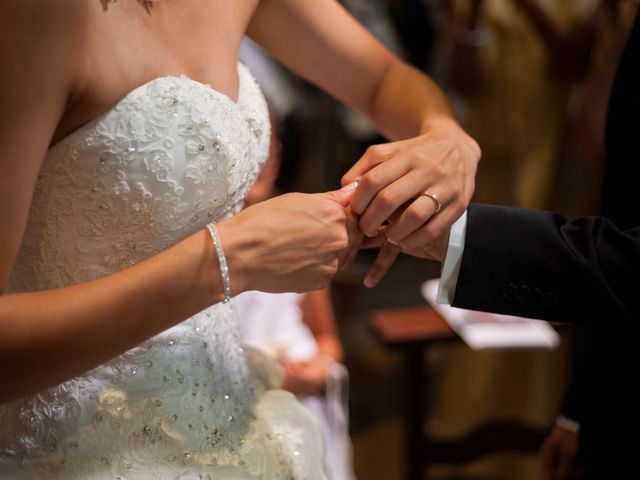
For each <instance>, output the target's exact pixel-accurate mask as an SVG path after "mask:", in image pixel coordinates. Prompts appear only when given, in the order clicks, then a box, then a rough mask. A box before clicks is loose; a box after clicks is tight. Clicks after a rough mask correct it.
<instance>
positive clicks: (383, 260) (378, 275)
mask: <svg viewBox="0 0 640 480" xmlns="http://www.w3.org/2000/svg"><path fill="white" fill-rule="evenodd" d="M398 255H400V249H399V248H398V247H396V246H393V245H391V244H390V243H385V244H384V245H383V246H382V248H381V249H380V252H379V253H378V258H376V260H375V262H373V264H372V265H371V267H369V271H368V272H367V275H366V276H365V277H364V286H365V287H368V288H371V287H374V286H375V285H377V284H378V282H379V281H380V280H382V277H384V276H385V274H386V273H387V271H389V269H390V268H391V265H393V263H394V262H395V261H396V258H398Z"/></svg>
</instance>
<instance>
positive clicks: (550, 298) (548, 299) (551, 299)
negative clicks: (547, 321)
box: [544, 292, 558, 308]
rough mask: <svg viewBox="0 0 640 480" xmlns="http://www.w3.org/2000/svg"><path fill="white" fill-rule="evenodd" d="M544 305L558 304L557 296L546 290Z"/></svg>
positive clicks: (553, 305) (550, 306)
mask: <svg viewBox="0 0 640 480" xmlns="http://www.w3.org/2000/svg"><path fill="white" fill-rule="evenodd" d="M544 299H545V302H544V306H545V307H548V308H552V307H555V306H556V305H557V304H558V297H557V296H556V295H555V294H554V293H553V292H547V294H546V295H545V297H544Z"/></svg>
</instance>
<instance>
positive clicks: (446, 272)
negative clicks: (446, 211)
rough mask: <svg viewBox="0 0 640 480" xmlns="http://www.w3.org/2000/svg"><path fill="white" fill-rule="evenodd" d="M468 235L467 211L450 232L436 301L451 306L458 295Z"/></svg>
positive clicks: (452, 226) (454, 223)
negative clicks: (457, 290)
mask: <svg viewBox="0 0 640 480" xmlns="http://www.w3.org/2000/svg"><path fill="white" fill-rule="evenodd" d="M466 235H467V211H466V210H465V211H464V213H463V214H462V215H461V216H460V218H458V219H457V220H456V221H455V222H453V225H451V230H450V232H449V247H448V248H447V255H446V256H445V259H444V262H442V271H441V272H440V285H438V296H437V297H436V301H437V302H438V303H444V304H449V305H451V302H453V298H454V296H455V294H456V284H457V283H458V275H459V274H460V265H461V264H462V253H463V252H464V241H465V237H466Z"/></svg>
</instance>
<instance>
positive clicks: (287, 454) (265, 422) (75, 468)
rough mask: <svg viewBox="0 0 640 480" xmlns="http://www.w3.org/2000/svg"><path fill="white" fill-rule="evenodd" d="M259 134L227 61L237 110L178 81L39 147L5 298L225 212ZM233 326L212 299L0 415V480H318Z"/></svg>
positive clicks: (314, 459)
mask: <svg viewBox="0 0 640 480" xmlns="http://www.w3.org/2000/svg"><path fill="white" fill-rule="evenodd" d="M269 132H270V126H269V117H268V112H267V107H266V104H265V101H264V98H263V97H262V94H261V93H260V90H259V88H258V86H257V84H256V83H255V81H254V80H253V78H252V77H251V75H250V74H249V73H248V71H247V70H246V69H245V68H244V67H242V66H239V96H238V100H237V102H234V101H232V100H231V99H230V98H228V97H227V96H225V95H223V94H221V93H219V92H217V91H215V90H213V89H212V88H211V87H210V86H208V85H205V84H202V83H199V82H196V81H194V80H191V79H189V78H187V77H184V76H181V77H161V78H157V79H155V80H152V81H151V82H149V83H147V84H144V85H142V86H140V87H138V88H136V89H135V90H133V91H132V92H130V93H129V94H128V95H127V96H126V97H125V98H123V99H122V100H121V101H120V102H118V104H117V105H116V106H115V107H114V108H112V109H111V110H109V111H108V112H107V113H105V114H103V115H101V116H100V117H98V118H96V119H95V120H93V121H91V122H90V123H88V124H86V125H84V126H83V127H81V128H80V129H78V130H77V131H75V132H73V133H72V134H71V135H69V136H68V137H66V138H65V139H63V140H62V141H60V142H59V143H58V144H56V145H55V146H53V147H52V148H51V149H50V151H49V152H48V155H47V157H46V159H45V161H44V165H43V167H42V170H41V172H40V175H39V178H38V182H37V186H36V189H35V193H34V197H33V200H32V208H31V213H30V217H29V221H28V226H27V230H26V233H25V236H24V240H23V244H22V247H21V250H20V253H19V256H18V259H17V261H16V264H15V268H14V270H13V272H12V276H11V280H10V286H9V291H10V292H19V291H33V290H42V289H49V288H56V287H62V286H65V285H70V284H73V283H78V282H82V281H86V280H89V279H93V278H97V277H100V276H103V275H106V274H109V273H112V272H115V271H117V270H121V269H123V268H126V267H128V266H131V265H133V264H135V263H137V262H139V261H141V260H144V259H145V258H148V257H149V256H151V255H153V254H154V253H157V252H159V251H161V250H163V249H165V248H166V247H168V246H170V245H172V244H174V243H176V242H178V241H179V240H181V239H182V238H184V237H186V236H188V235H189V234H191V233H192V232H194V231H196V230H197V229H200V228H203V226H204V225H205V224H206V223H208V222H210V221H216V220H220V219H223V218H226V217H228V216H231V215H233V214H234V213H236V212H237V211H238V210H239V209H240V208H241V205H242V202H243V199H244V196H245V194H246V192H247V190H248V189H249V187H250V186H251V184H252V183H253V181H254V180H255V178H256V176H257V173H258V172H259V170H260V167H261V164H262V163H263V161H264V160H265V159H266V156H267V154H268V144H269V135H270V133H269ZM143 291H144V289H143V287H142V288H141V292H143ZM238 332H239V331H238V325H237V319H236V317H235V312H234V308H233V304H232V303H231V304H228V305H223V304H220V305H215V306H213V307H211V308H209V309H207V310H205V311H203V312H201V313H199V314H198V315H196V316H194V317H192V318H190V319H188V320H185V321H184V322H182V323H181V324H179V325H177V326H175V327H173V328H171V329H169V330H167V331H165V332H163V333H162V334H160V335H158V336H156V337H154V338H152V339H150V340H149V341H147V342H145V343H144V344H142V345H140V346H138V347H137V348H134V349H133V350H131V351H129V352H126V353H125V354H123V355H121V356H119V357H117V358H115V359H113V360H112V361H110V362H107V363H106V364H104V365H102V366H100V367H98V368H96V369H94V370H92V371H90V372H87V373H86V374H85V375H82V376H80V377H77V378H74V379H72V380H70V381H68V382H65V383H63V384H61V385H58V386H56V387H54V388H51V389H48V390H46V391H43V392H40V393H39V394H37V395H33V396H30V397H28V398H24V399H20V400H18V401H14V402H11V403H9V404H5V405H0V478H5V476H6V477H7V478H16V479H32V478H33V479H36V478H37V479H40V478H51V479H58V478H60V479H63V478H64V479H74V480H75V479H78V480H79V479H83V480H85V479H96V480H97V479H100V480H102V479H120V480H125V479H126V480H135V479H169V478H170V479H192V478H193V479H196V478H198V479H201V478H203V479H206V478H212V479H213V478H215V479H227V478H228V479H253V478H260V479H271V478H274V479H275V478H323V473H322V466H321V458H322V455H321V451H322V445H321V440H320V435H319V433H318V432H317V430H316V428H315V425H314V423H313V421H312V420H311V419H310V417H309V416H308V414H307V413H306V412H305V411H304V410H303V409H302V407H300V406H299V405H298V404H297V403H295V400H294V399H293V397H292V396H291V395H289V394H288V393H285V392H282V391H278V390H270V389H269V387H270V385H268V383H269V379H270V378H272V375H270V371H269V364H268V362H267V361H265V360H263V359H261V358H260V357H259V356H258V355H257V354H255V353H251V354H249V353H247V352H246V351H245V350H244V349H243V348H242V347H241V344H240V337H239V333H238ZM247 359H253V360H252V362H251V364H250V365H249V364H248V362H247ZM3 475H4V476H3Z"/></svg>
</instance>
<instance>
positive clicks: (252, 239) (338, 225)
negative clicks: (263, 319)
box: [218, 185, 361, 295]
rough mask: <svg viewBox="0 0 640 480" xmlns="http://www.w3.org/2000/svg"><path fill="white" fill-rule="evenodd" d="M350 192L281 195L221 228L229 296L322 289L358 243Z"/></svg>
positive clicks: (224, 223) (250, 209)
mask: <svg viewBox="0 0 640 480" xmlns="http://www.w3.org/2000/svg"><path fill="white" fill-rule="evenodd" d="M354 189H355V185H349V186H347V187H344V188H343V189H341V190H337V191H333V192H326V193H318V194H302V193H290V194H286V195H281V196H278V197H275V198H272V199H270V200H267V201H265V202H262V203H258V204H256V205H253V206H251V207H249V208H247V209H245V210H243V211H242V212H240V213H239V214H238V215H236V216H235V217H232V218H231V219H229V220H226V221H224V222H221V223H220V224H219V225H218V231H219V233H220V237H221V241H222V245H223V248H224V251H225V254H226V256H227V262H228V264H229V271H230V277H231V290H232V293H233V294H234V295H235V294H237V293H240V292H243V291H246V290H261V291H264V292H306V291H310V290H317V289H320V288H323V287H325V286H326V285H327V284H328V283H329V280H330V279H331V277H332V276H333V275H334V274H335V273H336V271H337V270H338V268H339V266H340V265H341V262H342V261H344V260H345V259H346V258H347V257H348V256H349V253H350V252H351V251H352V250H353V249H354V248H353V247H354V245H355V244H357V243H358V242H359V240H360V238H361V237H360V234H359V231H358V228H357V224H356V220H355V218H354V216H353V214H351V212H350V209H348V208H346V207H347V205H348V204H349V201H350V199H351V195H352V194H353V191H354Z"/></svg>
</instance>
